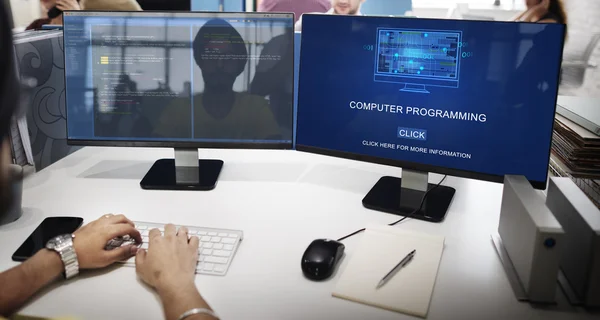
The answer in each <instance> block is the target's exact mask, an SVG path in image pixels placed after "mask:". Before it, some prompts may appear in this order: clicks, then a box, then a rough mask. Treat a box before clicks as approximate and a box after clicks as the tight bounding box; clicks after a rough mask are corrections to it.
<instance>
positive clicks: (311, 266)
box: [301, 239, 346, 280]
mask: <svg viewBox="0 0 600 320" xmlns="http://www.w3.org/2000/svg"><path fill="white" fill-rule="evenodd" d="M345 248H346V247H345V246H344V244H343V243H341V242H339V241H335V240H330V239H317V240H314V241H313V242H311V244H310V245H309V246H308V248H306V251H304V255H303V256H302V262H301V266H302V272H303V273H304V275H305V276H306V277H307V278H309V279H311V280H324V279H327V278H329V277H330V276H331V275H332V274H333V271H334V270H335V267H336V266H337V264H338V262H340V259H341V258H342V255H343V254H344V249H345Z"/></svg>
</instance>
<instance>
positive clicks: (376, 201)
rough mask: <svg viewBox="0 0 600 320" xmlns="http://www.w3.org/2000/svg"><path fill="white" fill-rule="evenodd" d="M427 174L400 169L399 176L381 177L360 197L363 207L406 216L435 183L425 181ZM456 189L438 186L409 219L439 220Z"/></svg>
mask: <svg viewBox="0 0 600 320" xmlns="http://www.w3.org/2000/svg"><path fill="white" fill-rule="evenodd" d="M427 178H428V173H427V172H422V171H414V170H407V169H402V179H401V178H396V177H389V176H386V177H382V178H381V179H379V181H377V183H376V184H375V186H373V188H372V189H371V191H369V193H368V194H367V195H366V196H365V197H364V199H363V201H362V203H363V206H365V208H368V209H372V210H377V211H383V212H387V213H392V214H396V215H401V216H408V215H410V214H411V213H412V212H414V211H415V210H417V209H418V208H419V206H420V205H421V201H422V199H423V195H425V192H426V191H427V190H429V189H432V188H433V187H435V185H436V184H432V183H427ZM455 192H456V190H455V189H454V188H451V187H448V186H443V185H440V186H438V187H437V188H435V189H433V190H431V191H430V192H429V194H427V198H426V199H425V202H424V203H423V206H422V208H421V210H419V211H418V212H415V213H414V214H413V215H410V217H411V218H415V219H420V220H425V221H429V222H441V221H443V220H444V218H445V216H446V212H447V211H448V208H449V207H450V203H451V202H452V198H453V197H454V193H455Z"/></svg>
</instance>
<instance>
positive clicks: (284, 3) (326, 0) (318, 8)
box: [258, 0, 331, 23]
mask: <svg viewBox="0 0 600 320" xmlns="http://www.w3.org/2000/svg"><path fill="white" fill-rule="evenodd" d="M329 9H331V0H263V1H261V2H260V4H259V5H258V11H259V12H293V13H294V19H295V20H294V23H296V22H297V21H298V20H299V19H300V17H301V16H302V14H303V13H306V12H327V11H329Z"/></svg>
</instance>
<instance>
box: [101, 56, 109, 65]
mask: <svg viewBox="0 0 600 320" xmlns="http://www.w3.org/2000/svg"><path fill="white" fill-rule="evenodd" d="M100 64H108V57H105V56H104V57H100Z"/></svg>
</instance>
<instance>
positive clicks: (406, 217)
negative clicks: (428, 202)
mask: <svg viewBox="0 0 600 320" xmlns="http://www.w3.org/2000/svg"><path fill="white" fill-rule="evenodd" d="M446 177H448V175H445V176H444V177H443V178H442V180H440V182H438V184H436V185H435V186H433V188H431V189H429V190H427V191H426V192H425V194H424V195H423V198H421V204H420V205H419V208H417V209H415V210H414V211H413V212H411V213H409V214H408V215H406V216H404V217H402V218H401V219H400V220H396V221H394V222H392V223H390V224H388V226H393V225H396V224H398V223H400V222H402V221H404V220H406V219H408V218H412V216H413V215H415V214H416V213H417V212H419V211H421V209H422V208H423V204H424V203H425V199H427V196H428V195H429V192H431V190H433V189H435V188H437V187H439V186H440V185H441V184H442V182H444V180H446ZM363 231H365V228H362V229H360V230H356V231H354V232H352V233H351V234H348V235H345V236H343V237H341V238H339V239H337V241H342V240H344V239H347V238H350V237H352V236H353V235H355V234H358V233H361V232H363Z"/></svg>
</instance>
